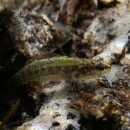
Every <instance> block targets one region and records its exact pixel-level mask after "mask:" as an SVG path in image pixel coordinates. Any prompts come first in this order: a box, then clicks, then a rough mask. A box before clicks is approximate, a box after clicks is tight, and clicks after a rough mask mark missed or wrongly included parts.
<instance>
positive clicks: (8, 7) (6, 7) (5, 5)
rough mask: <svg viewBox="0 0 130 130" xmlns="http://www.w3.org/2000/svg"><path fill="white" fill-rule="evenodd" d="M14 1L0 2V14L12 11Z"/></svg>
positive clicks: (2, 0)
mask: <svg viewBox="0 0 130 130" xmlns="http://www.w3.org/2000/svg"><path fill="white" fill-rule="evenodd" d="M13 4H14V0H0V14H6V13H10V12H11V11H12V9H13Z"/></svg>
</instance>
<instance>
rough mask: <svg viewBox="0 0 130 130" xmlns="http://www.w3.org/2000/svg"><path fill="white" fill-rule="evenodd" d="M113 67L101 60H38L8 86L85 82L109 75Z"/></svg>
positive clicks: (58, 58) (18, 74)
mask: <svg viewBox="0 0 130 130" xmlns="http://www.w3.org/2000/svg"><path fill="white" fill-rule="evenodd" d="M110 70H111V66H110V65H108V64H106V63H104V62H103V61H100V60H92V59H86V58H78V57H68V56H55V57H50V58H43V59H37V60H35V61H33V62H32V63H30V64H28V65H26V66H25V67H24V68H22V69H21V70H20V71H19V72H17V73H16V74H15V75H14V76H13V77H12V78H11V79H9V81H8V83H7V84H8V85H11V86H20V85H22V84H24V83H26V82H30V81H37V82H40V83H43V82H48V81H62V80H65V81H83V80H86V79H89V78H93V77H98V76H100V75H102V74H105V73H108V72H110Z"/></svg>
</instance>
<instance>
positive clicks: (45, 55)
mask: <svg viewBox="0 0 130 130" xmlns="http://www.w3.org/2000/svg"><path fill="white" fill-rule="evenodd" d="M58 56H61V55H58V54H54V53H46V54H45V53H44V54H42V55H41V54H40V55H38V54H37V55H35V57H32V58H30V59H29V60H28V61H27V62H26V63H25V66H26V65H28V64H30V63H32V62H34V61H36V60H41V59H45V58H51V57H58Z"/></svg>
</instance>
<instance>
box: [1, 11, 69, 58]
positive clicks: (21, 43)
mask: <svg viewBox="0 0 130 130" xmlns="http://www.w3.org/2000/svg"><path fill="white" fill-rule="evenodd" d="M3 22H4V23H5V24H6V27H7V28H8V33H9V35H10V37H11V40H12V43H13V45H14V46H15V48H16V49H17V50H18V51H19V52H20V53H22V54H24V55H26V56H29V57H33V56H36V55H42V54H45V53H48V52H53V51H54V50H56V49H57V48H61V47H62V46H63V45H64V44H65V43H66V42H68V41H69V40H70V39H71V32H69V31H70V30H71V28H70V30H66V32H65V31H62V28H61V29H60V28H58V27H57V26H55V24H54V23H53V22H52V21H51V20H50V19H49V18H48V17H47V16H46V15H44V14H43V15H41V16H38V15H33V14H30V13H23V12H19V11H18V12H14V13H13V14H12V16H11V19H10V18H7V17H4V18H3Z"/></svg>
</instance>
